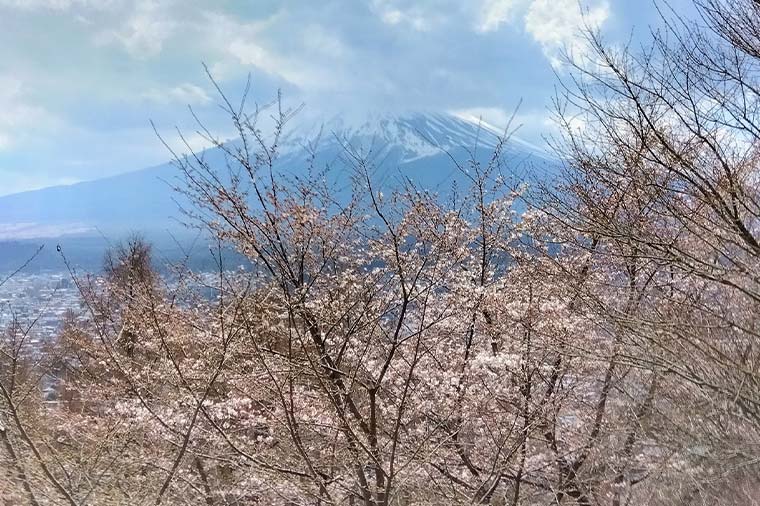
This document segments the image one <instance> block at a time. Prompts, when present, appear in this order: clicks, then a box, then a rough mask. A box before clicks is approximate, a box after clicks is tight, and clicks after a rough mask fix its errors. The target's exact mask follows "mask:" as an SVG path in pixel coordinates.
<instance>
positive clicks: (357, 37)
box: [0, 0, 688, 195]
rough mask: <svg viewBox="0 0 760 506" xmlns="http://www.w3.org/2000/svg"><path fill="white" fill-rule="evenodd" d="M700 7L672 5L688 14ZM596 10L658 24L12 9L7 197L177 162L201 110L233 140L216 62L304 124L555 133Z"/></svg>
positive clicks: (623, 0)
mask: <svg viewBox="0 0 760 506" xmlns="http://www.w3.org/2000/svg"><path fill="white" fill-rule="evenodd" d="M687 4H688V3H687V2H686V0H678V1H671V2H670V5H671V6H672V7H673V8H675V9H676V10H679V9H682V8H685V6H686V5H687ZM581 12H584V13H585V18H586V20H587V22H589V23H590V24H593V25H595V26H599V27H600V29H601V30H602V31H603V33H604V34H605V37H606V38H607V39H608V40H610V41H612V42H614V43H624V42H625V41H627V40H629V39H630V38H631V36H633V37H634V40H635V39H636V38H638V37H642V36H645V35H646V33H647V32H648V30H649V27H650V26H651V25H656V24H657V20H658V18H657V13H656V9H655V6H654V4H653V3H650V2H649V1H648V0H642V1H639V0H583V1H582V2H580V3H579V2H578V0H414V1H413V0H406V1H404V0H320V1H314V0H301V1H296V0H292V1H290V0H286V1H273V0H251V1H247V2H243V1H233V0H217V1H205V2H204V1H198V0H134V1H128V0H0V183H2V184H0V195H2V194H9V193H15V192H18V191H24V190H29V189H35V188H41V187H45V186H50V185H55V184H68V183H72V182H76V181H81V180H87V179H95V178H98V177H103V176H107V175H112V174H116V173H119V172H124V171H128V170H136V169H140V168H144V167H147V166H150V165H155V164H159V163H162V162H164V161H165V160H167V158H168V156H167V153H166V151H165V148H164V147H163V146H162V145H161V144H160V142H159V141H158V140H157V139H156V137H155V135H154V133H153V131H152V129H151V127H150V124H149V120H153V121H154V122H155V123H156V124H157V126H158V128H159V129H160V130H161V131H162V132H163V133H164V134H165V135H166V137H167V139H168V140H169V142H176V135H175V134H174V133H173V130H172V129H173V127H174V126H178V127H180V128H182V129H183V130H185V131H188V132H191V134H190V138H191V141H192V142H198V146H200V139H197V138H196V137H195V136H193V135H192V122H191V118H190V115H189V114H188V111H187V106H188V105H192V106H193V108H194V109H196V111H197V112H198V113H199V115H200V116H202V117H204V118H205V119H206V120H207V121H208V122H209V124H210V125H211V126H212V127H213V128H214V129H215V131H216V132H218V133H220V134H221V135H222V136H224V134H225V133H226V132H228V131H229V127H228V126H227V124H226V123H225V122H224V118H223V117H222V116H221V114H220V113H219V112H218V108H217V107H216V105H215V100H216V97H215V95H214V92H213V89H212V87H211V85H210V83H209V82H208V80H207V79H206V77H205V75H204V73H203V69H202V65H201V63H202V62H205V63H206V64H207V65H208V67H209V68H210V69H211V71H212V73H213V74H214V76H215V77H216V79H217V80H218V81H219V83H220V84H221V85H222V87H223V88H224V89H225V90H226V91H227V92H229V94H230V95H232V96H236V95H237V94H238V93H239V92H240V91H241V90H242V87H243V84H244V82H245V78H246V76H247V75H248V73H250V74H251V75H252V82H253V94H254V97H255V98H256V99H258V100H261V101H268V100H269V99H271V98H272V97H273V96H274V95H275V94H276V92H277V90H278V89H281V90H282V91H283V93H284V96H285V99H286V101H288V102H290V103H292V104H298V103H301V102H303V103H305V105H306V109H305V113H304V114H306V115H313V116H316V117H319V116H320V115H324V116H325V117H329V116H332V115H334V114H336V113H340V112H342V111H354V112H355V111H363V110H367V109H372V110H378V109H389V110H420V109H422V110H427V109H432V110H439V111H453V112H457V113H461V114H470V115H474V116H482V117H483V118H484V119H485V120H487V121H489V122H491V123H494V124H496V125H503V123H504V122H505V121H506V118H507V117H508V116H509V115H510V114H511V112H512V111H513V110H514V108H515V107H516V106H517V104H518V103H520V102H522V105H521V106H520V109H519V113H518V116H517V121H518V122H519V123H520V124H521V125H522V127H521V130H520V135H521V136H522V137H524V138H526V139H528V140H532V141H534V142H537V141H540V138H541V136H542V135H543V134H546V133H549V132H551V128H552V127H551V125H550V124H549V121H548V118H549V117H550V108H551V100H552V97H553V94H554V89H555V86H556V75H555V72H559V73H561V72H562V68H561V65H560V64H559V63H558V61H557V58H558V56H559V53H560V51H561V49H562V48H569V49H570V50H572V51H573V52H575V53H582V52H583V45H582V44H581V43H580V41H579V39H578V37H577V33H578V29H579V26H580V24H581V20H582V19H583V17H582V14H581Z"/></svg>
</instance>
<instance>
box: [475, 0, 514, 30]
mask: <svg viewBox="0 0 760 506" xmlns="http://www.w3.org/2000/svg"><path fill="white" fill-rule="evenodd" d="M519 3H521V2H520V0H483V5H482V6H481V11H480V15H479V16H478V22H477V25H476V29H477V30H478V31H480V32H493V31H495V30H498V29H499V27H500V26H501V25H502V24H503V23H506V22H508V21H510V20H511V19H512V17H513V16H514V13H515V12H514V11H515V10H516V8H517V7H518V4H519Z"/></svg>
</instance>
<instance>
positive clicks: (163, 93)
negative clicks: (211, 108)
mask: <svg viewBox="0 0 760 506" xmlns="http://www.w3.org/2000/svg"><path fill="white" fill-rule="evenodd" d="M143 98H145V99H147V100H150V101H152V102H158V103H161V104H171V103H179V104H183V105H202V104H207V103H209V102H211V97H210V96H209V95H208V93H206V90H204V89H203V88H201V87H200V86H196V85H194V84H190V83H183V84H180V85H179V86H175V87H173V88H169V89H165V90H158V89H154V90H150V91H148V92H147V93H144V94H143Z"/></svg>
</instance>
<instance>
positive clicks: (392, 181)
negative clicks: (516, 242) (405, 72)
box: [0, 113, 556, 249]
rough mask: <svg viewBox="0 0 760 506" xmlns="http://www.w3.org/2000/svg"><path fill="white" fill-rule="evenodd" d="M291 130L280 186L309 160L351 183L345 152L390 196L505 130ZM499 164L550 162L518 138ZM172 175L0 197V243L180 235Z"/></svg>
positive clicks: (353, 124) (447, 174) (452, 172)
mask: <svg viewBox="0 0 760 506" xmlns="http://www.w3.org/2000/svg"><path fill="white" fill-rule="evenodd" d="M297 119H298V117H296V118H295V120H297ZM295 120H294V121H295ZM288 127H289V128H286V131H285V132H284V134H283V138H282V142H281V143H280V149H279V153H280V155H279V159H278V160H279V161H278V162H277V165H276V170H277V171H279V172H281V173H282V176H283V177H284V178H286V179H287V178H288V177H298V176H299V174H301V175H303V173H304V171H305V170H306V166H307V160H308V159H309V158H310V157H313V159H314V166H315V167H317V168H320V167H326V166H329V167H330V169H329V173H330V174H331V176H330V177H331V178H333V179H332V180H333V181H336V182H340V181H341V178H343V180H345V181H348V180H349V179H348V178H350V175H351V166H350V165H351V164H350V161H349V158H350V157H348V156H346V155H347V152H349V151H350V152H353V153H355V154H360V155H361V156H362V157H366V158H367V159H369V160H370V162H371V164H372V166H373V172H372V173H373V177H374V178H375V184H376V185H377V186H378V187H383V188H387V189H392V188H393V187H394V186H398V185H400V184H402V182H403V181H405V180H407V179H408V180H409V181H412V182H413V183H414V184H415V185H417V186H418V187H420V188H423V189H426V190H430V191H434V192H444V191H446V190H447V189H448V188H450V187H451V184H452V183H453V181H455V180H456V179H457V177H459V176H461V172H460V171H459V170H458V169H457V167H456V162H460V163H466V162H467V161H468V160H470V159H473V158H475V159H477V160H480V161H481V162H486V161H487V160H488V159H489V158H490V157H491V156H492V154H493V150H494V148H495V147H496V146H497V143H498V142H499V136H500V134H502V133H503V132H501V131H499V130H497V129H495V128H494V127H492V126H490V125H488V124H486V123H483V122H480V121H478V120H477V119H473V118H463V117H459V116H455V115H452V114H443V113H407V114H400V115H392V114H373V115H369V116H365V117H363V118H362V119H361V120H359V121H350V120H348V119H347V118H346V117H345V116H335V117H333V118H331V119H329V120H328V121H326V122H322V123H316V122H315V123H313V124H309V123H307V122H301V123H300V124H296V125H295V126H293V125H292V124H289V125H288ZM320 132H321V135H320ZM229 142H232V143H235V142H238V141H235V140H231V141H229ZM203 155H204V157H205V159H206V160H208V161H209V163H211V164H212V165H213V164H216V163H218V164H222V163H224V155H223V153H221V152H220V150H219V149H213V148H212V149H209V150H206V151H205V152H203ZM501 158H502V160H503V162H504V166H505V167H506V168H507V170H510V171H518V170H521V168H524V167H526V166H528V165H532V166H542V167H551V166H552V165H556V161H555V160H554V159H553V158H552V157H550V156H549V155H547V154H546V153H545V152H544V151H542V150H541V149H540V148H538V147H536V146H534V145H532V144H530V143H528V142H525V141H522V140H520V139H519V138H516V137H510V138H509V140H508V141H507V142H506V144H505V146H504V147H503V149H502V156H501ZM178 173H179V171H178V170H177V168H176V167H174V165H172V164H171V163H166V164H163V165H159V166H155V167H150V168H146V169H142V170H137V171H134V172H128V173H124V174H120V175H117V176H113V177H108V178H103V179H97V180H93V181H87V182H82V183H77V184H72V185H68V186H55V187H49V188H44V189H41V190H35V191H29V192H24V193H17V194H12V195H7V196H3V197H0V241H4V243H5V244H7V243H8V241H18V240H23V239H36V240H41V239H43V238H61V237H65V236H69V237H71V236H77V237H86V236H90V237H94V236H108V237H111V238H114V237H116V238H118V237H120V236H123V235H124V234H125V233H127V232H130V231H139V232H141V233H143V234H145V235H146V236H148V237H151V236H154V237H155V236H158V237H160V236H166V235H167V234H166V233H167V231H171V232H172V233H177V232H180V233H181V231H182V230H183V228H182V227H181V226H180V224H179V221H178V219H179V218H181V213H180V211H179V208H178V202H177V201H178V200H179V201H180V203H181V201H182V198H181V196H179V195H177V193H176V192H174V191H173V190H172V185H173V184H174V183H176V178H177V176H178ZM346 186H347V185H346ZM2 248H3V243H0V249H2Z"/></svg>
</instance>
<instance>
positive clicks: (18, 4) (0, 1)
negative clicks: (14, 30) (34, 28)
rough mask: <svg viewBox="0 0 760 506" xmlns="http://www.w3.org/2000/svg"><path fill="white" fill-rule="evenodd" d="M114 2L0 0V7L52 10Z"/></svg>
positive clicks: (95, 6)
mask: <svg viewBox="0 0 760 506" xmlns="http://www.w3.org/2000/svg"><path fill="white" fill-rule="evenodd" d="M113 3H114V2H113V1H111V0H0V7H10V8H12V9H23V10H39V9H45V10H53V11H65V10H68V9H71V8H73V7H92V8H99V9H102V8H107V7H110V5H112V4H113Z"/></svg>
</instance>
